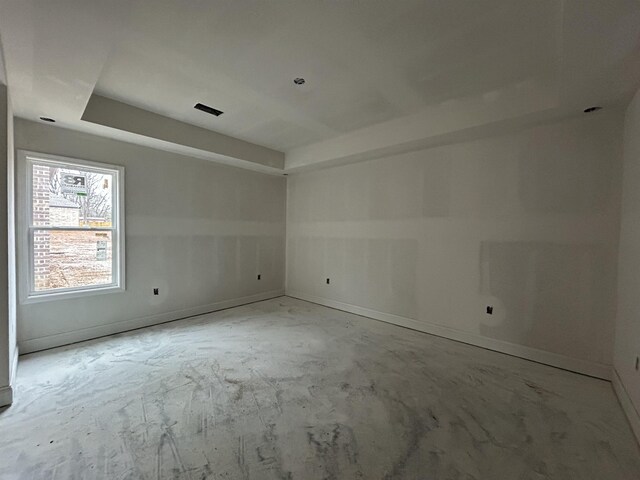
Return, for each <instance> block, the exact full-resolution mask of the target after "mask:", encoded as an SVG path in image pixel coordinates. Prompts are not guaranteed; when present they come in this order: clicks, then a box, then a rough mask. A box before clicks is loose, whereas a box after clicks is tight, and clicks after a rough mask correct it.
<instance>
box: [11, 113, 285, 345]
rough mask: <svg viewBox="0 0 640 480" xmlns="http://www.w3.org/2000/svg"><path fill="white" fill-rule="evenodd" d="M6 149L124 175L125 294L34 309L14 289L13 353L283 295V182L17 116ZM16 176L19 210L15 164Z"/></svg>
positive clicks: (21, 185)
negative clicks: (98, 165) (112, 168)
mask: <svg viewBox="0 0 640 480" xmlns="http://www.w3.org/2000/svg"><path fill="white" fill-rule="evenodd" d="M15 146H16V148H17V149H26V150H31V151H36V152H44V153H51V154H56V155H63V156H67V157H73V158H82V159H86V160H93V161H98V162H104V163H112V164H116V165H122V166H124V167H125V178H126V180H125V210H126V211H125V219H126V284H127V288H126V291H125V292H123V293H112V294H104V295H93V296H84V297H82V298H74V299H68V300H63V299H57V300H51V301H46V302H37V303H25V302H23V301H22V300H21V298H22V296H23V293H24V292H21V291H19V292H18V293H19V295H18V298H19V299H20V303H19V304H18V318H19V319H20V320H19V325H18V327H19V328H18V343H19V346H20V353H24V352H27V351H32V350H36V349H40V348H46V347H49V346H52V345H59V344H63V343H68V342H71V341H77V340H81V339H84V338H91V337H95V336H99V335H105V334H109V333H113V332H115V331H121V330H125V329H129V328H135V327H139V326H144V325H149V324H153V323H158V322H161V321H167V320H171V319H175V318H180V317H184V316H186V315H193V314H197V313H203V312H206V311H211V310H215V309H218V308H223V307H228V306H233V305H238V304H240V303H246V302H249V301H254V300H260V299H263V298H268V297H273V296H277V295H280V294H282V293H283V288H284V234H285V233H284V232H285V214H284V212H285V195H286V181H285V178H284V177H282V176H270V175H264V174H260V173H255V172H250V171H246V170H241V169H237V168H232V167H227V166H221V165H218V164H215V163H213V162H208V161H205V160H198V159H193V158H188V157H184V156H179V155H176V154H173V153H167V152H162V151H158V150H153V149H150V148H146V147H141V146H136V145H133V144H128V143H123V142H119V141H115V140H110V139H106V138H102V137H97V136H93V135H89V134H85V133H79V132H74V131H71V130H65V129H61V128H56V127H52V126H48V125H44V124H39V123H33V122H29V121H26V120H21V119H18V120H16V124H15ZM17 178H18V184H17V191H18V199H19V202H18V212H25V211H26V209H25V206H24V191H25V186H26V185H25V184H26V181H25V171H24V165H21V164H20V163H19V164H18V175H17ZM19 224H20V222H19ZM23 248H24V245H23V242H18V255H19V257H18V258H22V255H23V254H24V252H23V251H22V249H23ZM24 267H25V265H24V263H23V262H20V265H19V268H18V277H19V278H18V285H19V286H18V288H19V289H23V286H22V283H23V281H22V279H24V275H26V271H25V268H24ZM258 273H260V274H261V280H257V274H258ZM154 287H158V288H159V292H160V295H159V296H154V295H153V288H154Z"/></svg>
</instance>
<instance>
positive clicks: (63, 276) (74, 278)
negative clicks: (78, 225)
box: [33, 230, 113, 292]
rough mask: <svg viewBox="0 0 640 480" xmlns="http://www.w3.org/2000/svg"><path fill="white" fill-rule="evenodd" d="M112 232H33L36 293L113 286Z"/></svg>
mask: <svg viewBox="0 0 640 480" xmlns="http://www.w3.org/2000/svg"><path fill="white" fill-rule="evenodd" d="M112 254H113V252H112V242H111V232H96V231H82V230H80V231H77V230H75V231H74V230H34V231H33V282H34V290H35V291H36V292H42V291H46V290H51V289H58V288H77V287H88V286H96V285H109V284H111V283H113V272H112V261H111V260H112Z"/></svg>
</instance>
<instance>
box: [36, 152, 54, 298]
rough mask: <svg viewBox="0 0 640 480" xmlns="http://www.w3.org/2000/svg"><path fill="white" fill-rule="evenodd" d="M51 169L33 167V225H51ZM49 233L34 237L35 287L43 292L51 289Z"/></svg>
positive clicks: (40, 231) (41, 233) (38, 233)
mask: <svg viewBox="0 0 640 480" xmlns="http://www.w3.org/2000/svg"><path fill="white" fill-rule="evenodd" d="M49 174H50V169H49V167H46V166H42V165H34V166H33V225H34V226H38V225H50V223H49V221H50V207H49ZM49 250H50V242H49V232H48V231H44V230H36V231H35V232H34V235H33V273H34V287H35V289H36V290H43V289H46V288H48V287H49V261H48V259H49Z"/></svg>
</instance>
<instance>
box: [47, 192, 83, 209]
mask: <svg viewBox="0 0 640 480" xmlns="http://www.w3.org/2000/svg"><path fill="white" fill-rule="evenodd" d="M49 206H50V207H56V208H80V205H78V204H77V203H74V202H72V201H71V200H69V199H68V198H64V197H63V196H62V195H56V194H54V193H52V194H51V196H50V197H49Z"/></svg>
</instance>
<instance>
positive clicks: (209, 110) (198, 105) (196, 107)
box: [193, 103, 224, 117]
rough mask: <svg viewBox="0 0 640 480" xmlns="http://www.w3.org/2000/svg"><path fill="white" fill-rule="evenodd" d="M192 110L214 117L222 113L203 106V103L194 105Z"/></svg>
mask: <svg viewBox="0 0 640 480" xmlns="http://www.w3.org/2000/svg"><path fill="white" fill-rule="evenodd" d="M193 108H195V109H196V110H200V111H202V112H205V113H208V114H210V115H214V116H216V117H219V116H220V115H222V114H223V113H224V112H222V111H221V110H216V109H215V108H213V107H210V106H209V105H205V104H204V103H196V105H195V106H194V107H193Z"/></svg>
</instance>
